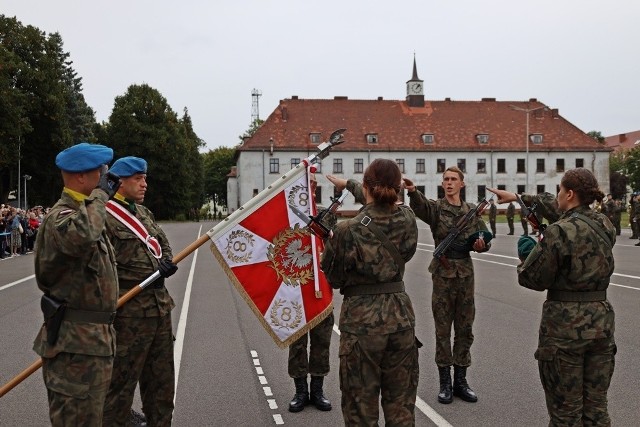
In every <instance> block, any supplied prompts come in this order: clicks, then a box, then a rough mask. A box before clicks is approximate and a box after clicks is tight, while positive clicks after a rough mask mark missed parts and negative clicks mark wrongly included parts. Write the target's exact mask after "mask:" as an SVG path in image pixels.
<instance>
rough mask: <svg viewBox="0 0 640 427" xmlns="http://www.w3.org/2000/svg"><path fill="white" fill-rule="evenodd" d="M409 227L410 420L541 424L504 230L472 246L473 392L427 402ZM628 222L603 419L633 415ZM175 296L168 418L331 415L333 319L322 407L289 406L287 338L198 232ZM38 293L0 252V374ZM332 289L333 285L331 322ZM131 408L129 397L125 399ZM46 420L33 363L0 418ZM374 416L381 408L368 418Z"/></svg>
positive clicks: (304, 422)
mask: <svg viewBox="0 0 640 427" xmlns="http://www.w3.org/2000/svg"><path fill="white" fill-rule="evenodd" d="M214 224H215V223H214V222H199V223H195V222H193V223H191V222H190V223H163V224H162V226H163V228H164V230H165V232H166V234H167V236H168V237H169V240H170V242H171V245H172V248H173V252H174V254H177V253H178V252H180V251H181V250H183V249H184V248H185V247H186V246H188V245H189V244H190V243H191V242H193V241H195V240H196V239H197V238H198V236H200V235H202V234H203V233H204V232H206V231H207V230H208V229H210V228H211V227H213V226H214ZM418 227H419V233H420V239H419V245H418V251H417V253H416V255H415V257H414V258H413V259H412V260H411V261H410V262H409V263H408V264H407V266H406V273H405V284H406V288H407V292H408V293H409V295H410V296H411V299H412V302H413V305H414V309H415V312H416V322H417V325H416V335H417V337H418V339H419V340H420V341H422V343H423V344H424V347H422V348H421V349H420V382H419V385H418V400H417V402H416V406H417V408H416V425H418V426H433V425H437V426H449V425H451V426H541V427H542V426H546V425H547V424H548V421H549V419H548V416H547V411H546V407H545V404H544V393H543V391H542V386H541V385H540V380H539V378H538V368H537V363H536V361H535V360H534V358H533V353H534V351H535V349H536V345H537V339H538V324H539V321H540V313H541V308H542V302H543V301H544V294H542V293H539V292H535V291H531V290H528V289H524V288H521V287H520V286H519V285H518V284H517V277H516V266H517V265H518V263H519V261H518V259H517V255H516V242H517V239H518V234H520V233H521V230H522V229H521V227H520V226H519V224H516V235H515V236H507V235H506V232H507V231H506V224H498V235H497V237H496V239H494V240H493V246H492V249H491V251H490V252H488V253H484V254H475V253H474V254H473V258H474V266H475V272H476V286H475V288H476V289H475V295H476V297H475V298H476V299H475V300H476V319H475V323H474V335H475V341H474V344H473V347H472V349H471V354H472V366H471V367H470V368H469V370H468V377H467V378H468V380H469V384H470V386H471V387H472V388H473V389H474V390H475V391H476V393H477V394H478V397H479V400H478V402H477V403H475V404H472V403H467V402H463V401H462V400H460V399H458V398H454V401H453V403H452V404H450V405H442V404H439V403H438V402H437V399H436V396H437V392H438V379H437V374H438V372H437V368H436V366H435V362H434V327H433V318H432V314H431V289H432V283H431V275H430V274H429V273H428V271H427V267H428V264H429V262H430V261H431V258H432V252H433V249H434V247H433V240H432V239H431V233H430V231H429V228H428V226H427V225H426V224H424V223H422V222H420V221H418ZM629 233H630V232H629V229H623V234H622V236H618V241H617V243H616V245H615V247H614V256H615V262H616V268H615V273H614V275H613V276H612V277H611V285H610V287H609V290H608V297H609V300H610V301H611V303H612V304H613V307H614V309H615V311H616V332H615V334H616V335H615V336H616V342H617V345H618V354H617V357H616V367H615V372H614V375H613V379H612V383H611V388H610V389H609V412H610V415H611V419H612V424H613V425H615V426H636V425H638V419H639V418H640V399H639V398H638V384H640V369H638V367H639V366H640V332H639V330H640V314H639V310H640V262H639V260H640V247H635V246H634V244H635V243H637V240H631V239H629V236H630V234H629ZM167 287H168V288H169V291H170V292H171V295H172V296H173V298H174V300H175V302H176V308H175V309H174V311H173V314H172V315H173V327H174V332H175V335H176V342H175V360H176V373H177V375H176V398H175V411H174V418H173V420H174V421H173V425H174V426H256V427H258V426H270V425H289V426H319V425H324V426H340V425H343V424H344V423H343V420H342V414H341V411H340V387H339V382H338V365H339V362H338V343H339V339H340V337H339V331H338V329H337V326H335V327H334V335H333V338H332V343H331V373H330V374H329V376H328V377H327V378H326V380H325V394H326V396H327V397H328V398H329V399H330V400H331V402H332V404H333V410H332V411H330V412H321V411H318V410H316V409H315V408H314V407H313V406H308V407H307V408H305V410H304V411H302V412H300V413H296V414H293V413H289V412H288V410H287V407H288V404H289V401H290V399H291V398H292V396H293V394H294V387H293V381H292V380H291V379H290V378H289V377H288V375H287V350H286V349H279V348H278V347H277V346H276V345H275V344H274V342H273V340H272V339H271V338H270V336H269V335H268V334H267V333H266V332H265V331H264V329H263V328H262V326H261V325H260V323H259V322H258V320H257V319H256V318H255V315H254V314H253V312H252V311H251V310H250V309H249V308H248V306H247V304H246V303H245V301H244V300H243V298H242V297H241V296H240V295H239V294H238V292H237V291H236V290H235V288H234V287H233V285H232V284H231V283H230V282H229V280H228V279H227V276H226V275H225V273H224V271H223V269H222V268H221V267H220V265H219V264H218V262H217V261H216V259H215V258H214V256H213V255H212V253H211V251H210V249H209V244H208V243H206V244H205V245H203V246H201V247H200V248H199V249H198V250H197V251H196V252H194V253H193V254H191V255H190V256H188V257H187V258H185V259H184V260H182V261H181V262H180V264H179V270H178V272H177V273H176V274H175V275H174V276H172V277H171V278H170V279H168V280H167ZM40 296H41V292H40V291H39V290H38V288H37V286H36V283H35V278H34V266H33V254H28V255H23V256H19V257H15V258H10V259H3V260H0V385H4V384H5V383H6V382H8V381H9V380H10V379H12V378H13V377H14V376H15V375H17V374H18V373H19V372H21V371H22V370H23V369H25V368H26V367H27V366H29V365H30V364H31V363H32V362H34V361H35V360H36V359H37V355H36V354H35V353H34V352H33V351H32V350H31V347H32V343H33V339H34V338H35V336H36V333H37V331H38V329H39V328H40V325H41V324H42V314H41V312H40ZM341 301H342V296H341V295H340V294H338V293H336V294H335V295H334V306H335V308H334V313H335V316H336V324H337V322H338V319H339V313H340V305H341ZM134 407H135V408H136V409H138V410H139V409H140V402H139V398H137V399H136V402H135V403H134ZM48 424H49V417H48V405H47V395H46V389H45V387H44V384H43V381H42V373H41V371H40V370H38V371H36V372H35V373H34V374H32V375H31V376H30V377H29V378H27V379H26V380H25V381H23V382H22V383H21V384H19V385H17V386H16V387H15V388H14V389H13V390H11V391H10V392H8V393H7V394H6V395H5V396H4V397H1V398H0V426H3V427H4V426H46V425H48ZM380 425H384V420H383V419H382V416H381V420H380Z"/></svg>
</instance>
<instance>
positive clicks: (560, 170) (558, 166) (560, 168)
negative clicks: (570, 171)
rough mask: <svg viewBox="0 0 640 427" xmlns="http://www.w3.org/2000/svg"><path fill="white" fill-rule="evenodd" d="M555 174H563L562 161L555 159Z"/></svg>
mask: <svg viewBox="0 0 640 427" xmlns="http://www.w3.org/2000/svg"><path fill="white" fill-rule="evenodd" d="M556 172H564V159H556Z"/></svg>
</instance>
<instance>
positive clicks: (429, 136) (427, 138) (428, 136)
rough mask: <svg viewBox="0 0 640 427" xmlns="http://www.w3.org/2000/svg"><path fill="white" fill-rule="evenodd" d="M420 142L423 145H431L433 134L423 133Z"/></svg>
mask: <svg viewBox="0 0 640 427" xmlns="http://www.w3.org/2000/svg"><path fill="white" fill-rule="evenodd" d="M422 142H423V143H425V144H433V134H432V133H423V134H422Z"/></svg>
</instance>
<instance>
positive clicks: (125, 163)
mask: <svg viewBox="0 0 640 427" xmlns="http://www.w3.org/2000/svg"><path fill="white" fill-rule="evenodd" d="M109 170H110V171H111V172H113V173H115V174H116V175H118V176H119V177H120V178H127V177H130V176H132V175H135V174H137V173H147V161H146V160H144V159H141V158H140V157H133V156H128V157H123V158H121V159H118V160H116V161H115V162H113V165H111V169H109Z"/></svg>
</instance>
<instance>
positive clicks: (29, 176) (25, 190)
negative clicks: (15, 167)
mask: <svg viewBox="0 0 640 427" xmlns="http://www.w3.org/2000/svg"><path fill="white" fill-rule="evenodd" d="M23 178H24V210H25V211H26V210H27V181H29V180H30V179H31V175H24V176H23Z"/></svg>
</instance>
